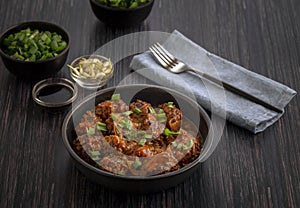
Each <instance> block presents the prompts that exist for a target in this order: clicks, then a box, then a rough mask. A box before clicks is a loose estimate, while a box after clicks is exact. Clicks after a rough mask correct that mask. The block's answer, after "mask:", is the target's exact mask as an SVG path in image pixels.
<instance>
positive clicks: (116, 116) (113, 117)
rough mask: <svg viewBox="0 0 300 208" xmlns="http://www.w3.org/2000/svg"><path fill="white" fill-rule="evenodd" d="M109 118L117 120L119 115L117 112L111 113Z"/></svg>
mask: <svg viewBox="0 0 300 208" xmlns="http://www.w3.org/2000/svg"><path fill="white" fill-rule="evenodd" d="M111 118H112V120H114V121H117V120H118V119H119V116H118V115H117V114H114V113H112V114H111Z"/></svg>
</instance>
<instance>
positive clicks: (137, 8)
mask: <svg viewBox="0 0 300 208" xmlns="http://www.w3.org/2000/svg"><path fill="white" fill-rule="evenodd" d="M154 1H155V0H149V2H148V3H146V4H143V5H141V6H138V7H136V8H115V7H108V6H105V5H103V4H101V3H99V2H97V1H96V0H90V2H93V3H94V4H96V5H97V6H99V7H101V8H104V9H107V10H111V11H135V10H140V9H142V8H144V7H148V6H150V5H151V4H153V3H154Z"/></svg>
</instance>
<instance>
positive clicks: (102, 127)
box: [96, 122, 107, 131]
mask: <svg viewBox="0 0 300 208" xmlns="http://www.w3.org/2000/svg"><path fill="white" fill-rule="evenodd" d="M96 124H97V129H98V130H99V131H107V129H106V124H105V123H102V122H97V123H96Z"/></svg>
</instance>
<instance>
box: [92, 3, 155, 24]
mask: <svg viewBox="0 0 300 208" xmlns="http://www.w3.org/2000/svg"><path fill="white" fill-rule="evenodd" d="M153 3H154V0H118V1H116V0H90V4H91V7H92V10H93V12H94V14H95V16H96V17H97V18H98V19H99V20H100V21H101V22H103V23H104V24H106V25H109V26H115V27H128V26H134V25H138V24H140V23H141V22H143V21H144V20H145V19H146V18H147V17H148V15H149V14H150V12H151V10H152V7H153Z"/></svg>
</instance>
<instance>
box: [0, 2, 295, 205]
mask: <svg viewBox="0 0 300 208" xmlns="http://www.w3.org/2000/svg"><path fill="white" fill-rule="evenodd" d="M0 14H1V16H0V31H1V32H3V31H4V30H5V29H6V28H8V27H10V26H12V25H14V24H16V23H19V22H23V21H27V20H45V21H50V22H53V23H57V24H59V25H61V26H63V27H64V28H66V29H67V30H68V32H69V33H70V35H71V39H72V44H71V50H70V53H69V57H68V61H67V62H68V63H70V62H71V61H72V60H73V59H74V58H76V57H77V56H79V55H83V54H90V53H92V52H94V51H95V50H96V49H97V48H99V47H100V46H102V45H103V44H105V43H107V42H108V41H110V40H113V39H114V38H117V37H119V36H122V35H125V34H128V33H132V32H138V31H148V30H154V31H163V32H172V31H173V30H174V29H177V30H179V31H180V32H182V33H183V34H185V35H186V36H188V37H189V38H190V39H192V40H193V41H195V42H196V43H198V44H199V45H201V46H203V47H204V48H206V49H207V50H208V51H211V52H213V53H216V54H218V55H220V56H222V57H224V58H226V59H229V60H231V61H233V62H235V63H237V64H239V65H242V66H244V67H246V68H248V69H250V70H252V71H254V72H256V73H260V74H262V75H265V76H267V77H269V78H272V79H274V80H276V81H279V82H281V83H283V84H286V85H288V86H290V87H291V88H293V89H295V90H296V91H299V89H300V82H299V80H300V40H299V38H300V37H299V34H300V24H299V22H300V1H299V0H251V1H250V0H184V1H183V0H156V2H155V4H154V7H153V10H152V13H151V14H150V16H149V17H148V19H147V20H146V21H145V22H144V23H142V24H141V25H139V26H136V27H130V28H126V29H114V28H111V27H106V26H105V25H103V24H102V23H100V22H99V21H98V20H97V19H96V18H95V16H94V15H93V14H92V11H91V8H90V5H89V1H88V0H85V1H84V0H59V1H58V0H57V1H53V0H40V1H31V0H23V1H17V0H10V1H4V0H1V1H0ZM129 62H130V60H127V59H126V60H125V61H123V62H121V63H119V64H118V66H117V67H116V74H115V76H114V78H113V79H112V80H111V81H110V82H109V84H108V86H114V85H117V84H118V83H119V81H120V80H121V79H122V77H123V76H124V75H126V74H129V73H130V69H129V67H128V64H129ZM57 76H61V77H68V78H69V75H68V70H67V68H66V67H64V68H63V69H62V71H61V72H59V73H58V74H57ZM33 85H34V82H28V81H27V82H26V81H23V80H20V79H18V78H16V77H14V76H13V75H11V74H10V73H9V72H8V71H7V70H6V69H5V67H4V65H3V62H2V61H1V62H0V187H1V191H0V207H111V208H117V207H120V208H121V207H130V208H131V207H153V208H156V207H300V144H299V135H300V118H299V117H300V111H299V99H300V98H299V96H296V97H295V98H294V99H293V100H292V101H291V103H290V104H289V105H288V106H287V108H286V112H285V114H284V115H283V117H282V118H281V119H280V120H279V121H278V122H276V123H275V124H274V125H273V126H271V127H270V128H268V129H267V130H265V131H264V132H263V133H260V134H257V135H253V134H252V133H250V132H248V131H246V130H244V129H241V128H239V127H237V126H234V125H232V124H230V123H228V124H227V126H226V129H225V130H224V135H223V137H222V139H221V142H220V143H219V146H218V147H217V149H216V151H215V152H214V154H213V155H212V156H211V157H210V158H209V159H208V160H207V161H206V162H205V163H203V164H202V165H201V166H200V168H199V169H198V170H197V171H196V173H195V174H193V176H192V177H190V178H188V179H187V180H186V181H185V182H184V183H183V184H180V185H178V186H176V187H174V188H171V189H169V190H166V191H163V192H160V193H155V194H149V195H133V194H127V193H116V192H113V191H110V190H107V189H104V188H103V187H101V186H100V185H97V184H94V183H92V182H90V181H89V180H88V179H86V178H85V176H83V175H82V174H81V173H80V172H79V171H78V170H77V169H76V168H75V166H74V165H73V164H72V163H71V161H70V159H69V157H68V154H67V151H66V150H65V149H64V146H63V143H62V139H61V125H62V122H63V119H64V116H65V115H66V113H67V111H65V112H62V113H55V114H54V113H50V112H47V111H44V110H42V109H40V108H39V107H38V106H36V105H35V104H34V102H33V100H32V99H31V89H32V87H33ZM79 99H80V98H79Z"/></svg>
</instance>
